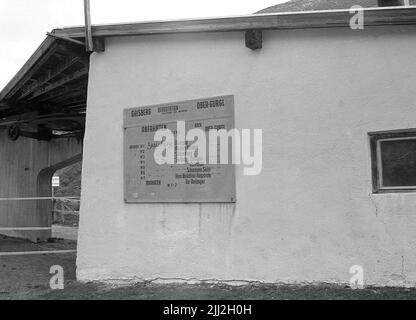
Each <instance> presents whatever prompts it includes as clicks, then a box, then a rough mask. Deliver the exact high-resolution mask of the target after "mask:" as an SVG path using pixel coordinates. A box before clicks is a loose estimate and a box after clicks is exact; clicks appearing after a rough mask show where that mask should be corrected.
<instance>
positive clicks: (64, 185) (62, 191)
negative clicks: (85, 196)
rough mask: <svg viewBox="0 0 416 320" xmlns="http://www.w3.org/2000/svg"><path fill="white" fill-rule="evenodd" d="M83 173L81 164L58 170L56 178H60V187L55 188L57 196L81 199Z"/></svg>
mask: <svg viewBox="0 0 416 320" xmlns="http://www.w3.org/2000/svg"><path fill="white" fill-rule="evenodd" d="M81 172H82V166H81V162H78V163H75V164H73V165H72V166H69V167H66V168H63V169H61V170H58V171H57V172H56V173H55V176H59V178H60V187H56V188H55V191H54V194H55V196H57V197H79V196H80V195H81Z"/></svg>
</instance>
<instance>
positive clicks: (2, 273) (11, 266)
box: [0, 238, 416, 300]
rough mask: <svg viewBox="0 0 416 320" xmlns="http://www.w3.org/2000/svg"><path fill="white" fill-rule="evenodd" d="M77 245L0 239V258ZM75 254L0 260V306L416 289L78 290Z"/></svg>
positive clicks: (336, 295) (375, 294)
mask: <svg viewBox="0 0 416 320" xmlns="http://www.w3.org/2000/svg"><path fill="white" fill-rule="evenodd" d="M75 248H76V242H74V241H71V240H55V241H54V242H50V243H43V244H33V243H29V242H26V241H22V240H17V239H10V238H3V239H2V238H0V252H10V251H31V250H67V249H75ZM75 259H76V254H75V253H65V254H42V255H25V256H1V255H0V300H9V299H85V300H88V299H139V300H148V299H155V300H160V299H163V300H165V299H166V300H176V299H185V300H194V299H206V300H211V299H227V300H232V299H243V300H245V299H260V300H270V299H274V300H281V299H412V300H414V299H416V288H415V289H402V288H383V289H381V288H366V289H364V290H351V289H349V288H346V287H340V286H331V285H319V286H277V285H265V284H251V285H246V286H239V287H231V286H227V285H210V284H203V285H157V284H153V283H138V284H136V285H133V286H128V287H115V286H109V285H103V284H98V283H87V284H82V283H79V282H77V281H76V280H75ZM53 265H60V266H62V267H63V269H64V276H65V288H64V290H55V291H53V290H51V289H50V288H49V280H50V278H51V276H52V275H51V274H49V270H50V267H51V266H53Z"/></svg>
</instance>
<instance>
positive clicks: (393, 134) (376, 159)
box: [368, 129, 416, 193]
mask: <svg viewBox="0 0 416 320" xmlns="http://www.w3.org/2000/svg"><path fill="white" fill-rule="evenodd" d="M368 136H369V139H370V152H371V171H372V185H373V193H399V192H401V193H403V192H416V185H415V186H397V187H385V186H383V166H382V163H381V160H382V159H381V148H380V143H381V142H383V141H398V140H416V129H402V130H389V131H376V132H369V133H368Z"/></svg>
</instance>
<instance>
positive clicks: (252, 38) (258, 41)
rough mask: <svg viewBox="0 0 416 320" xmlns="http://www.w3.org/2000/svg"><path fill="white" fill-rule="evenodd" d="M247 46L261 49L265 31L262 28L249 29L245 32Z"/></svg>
mask: <svg viewBox="0 0 416 320" xmlns="http://www.w3.org/2000/svg"><path fill="white" fill-rule="evenodd" d="M245 40H246V47H247V48H249V49H251V50H257V49H261V48H262V47H263V33H262V30H258V29H252V30H247V31H246V34H245Z"/></svg>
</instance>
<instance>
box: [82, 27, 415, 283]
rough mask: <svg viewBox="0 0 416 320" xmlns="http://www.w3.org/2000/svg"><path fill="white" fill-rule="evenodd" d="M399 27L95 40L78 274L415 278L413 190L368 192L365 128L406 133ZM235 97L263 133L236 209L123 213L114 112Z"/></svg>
mask: <svg viewBox="0 0 416 320" xmlns="http://www.w3.org/2000/svg"><path fill="white" fill-rule="evenodd" d="M415 34H416V28H415V27H414V26H402V27H373V28H371V27H369V28H367V29H366V30H365V31H352V30H349V29H320V30H318V29H316V30H291V31H265V32H264V33H263V37H264V43H263V49H261V50H259V51H251V50H249V49H247V48H245V46H244V33H242V32H232V33H206V34H188V35H186V34H183V35H157V36H156V35H155V36H141V37H124V38H123V37H119V38H108V39H106V51H105V52H104V53H94V54H93V55H92V57H91V66H90V75H89V91H88V111H87V131H86V138H85V149H84V160H83V172H82V175H83V176H82V185H83V189H82V205H81V214H80V217H81V221H80V234H79V248H78V260H77V275H78V278H79V279H80V280H83V281H87V280H106V279H131V280H140V279H168V280H169V281H171V280H174V279H182V280H202V279H218V280H244V281H250V280H260V281H265V282H337V283H348V281H349V279H350V277H351V275H350V274H349V269H350V267H351V266H352V265H361V266H363V268H364V272H365V279H366V281H367V283H368V284H379V285H415V284H416V237H415V234H416V213H415V208H416V193H400V194H377V195H375V194H374V195H373V194H372V189H371V185H372V184H371V168H370V149H369V141H368V137H367V132H369V131H377V130H389V129H401V128H414V127H416V121H415V120H416V107H415V101H416V99H415V97H416V87H415V86H414V85H413V84H414V82H415V80H416V79H415V78H416V76H415V73H414V70H415V68H416V56H415V54H414V52H416V42H415V41H414V37H415ZM225 94H234V95H235V120H236V127H237V128H239V129H242V128H248V129H250V128H251V129H254V128H257V129H263V171H262V173H261V174H260V175H258V176H243V167H242V166H237V169H236V170H237V181H236V184H237V203H236V204H125V203H124V201H123V120H122V116H123V112H122V111H123V109H124V108H130V107H135V106H144V105H149V104H157V103H165V102H172V101H181V100H187V99H195V98H202V97H210V96H218V95H225Z"/></svg>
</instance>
